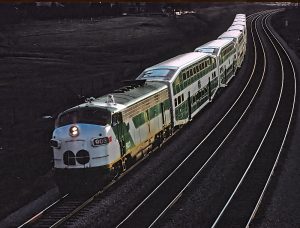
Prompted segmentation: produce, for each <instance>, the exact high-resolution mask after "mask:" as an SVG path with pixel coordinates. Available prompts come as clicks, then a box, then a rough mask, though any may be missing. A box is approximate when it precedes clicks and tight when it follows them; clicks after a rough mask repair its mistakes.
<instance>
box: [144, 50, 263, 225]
mask: <svg viewBox="0 0 300 228" xmlns="http://www.w3.org/2000/svg"><path fill="white" fill-rule="evenodd" d="M255 46H256V45H255ZM264 63H266V61H264ZM264 76H265V67H264V72H263V77H262V78H261V81H260V83H259V86H258V88H257V90H256V91H255V94H254V96H253V97H252V99H251V101H250V103H249V104H248V106H247V107H246V109H245V110H244V112H243V113H242V115H241V117H240V118H239V119H238V121H237V122H236V123H235V125H234V126H233V128H232V129H231V130H230V132H229V133H228V134H227V136H226V137H225V138H224V139H223V141H222V142H221V143H220V144H219V146H218V147H217V149H216V150H215V151H214V152H213V154H212V155H211V156H210V157H209V159H208V160H207V161H206V162H205V164H204V165H203V166H202V167H201V168H200V169H199V170H198V172H197V173H196V174H195V175H194V176H193V178H192V179H191V180H190V181H189V182H188V183H187V184H186V186H185V187H184V188H183V189H182V190H181V191H180V192H179V193H178V195H177V196H176V197H175V198H174V200H173V201H172V202H171V203H170V204H169V205H168V206H167V207H166V208H165V209H164V211H162V212H161V213H160V215H159V216H158V217H157V218H156V219H155V220H154V221H153V222H152V224H151V225H150V226H149V227H153V226H154V224H155V223H156V222H157V221H158V220H159V219H160V217H161V216H162V215H163V214H164V213H165V212H166V211H167V210H168V209H169V208H170V207H171V206H172V205H173V204H174V203H175V202H176V201H177V200H178V198H179V197H180V196H181V195H182V194H183V192H184V191H185V190H186V189H187V188H188V187H189V186H190V185H191V184H192V182H193V181H194V179H195V178H196V177H197V176H198V175H199V174H200V172H201V171H202V170H203V169H204V168H205V167H206V165H207V164H208V163H209V162H210V160H211V159H212V158H213V156H214V155H215V154H216V153H217V152H218V151H219V149H220V148H221V147H222V146H223V144H224V143H225V141H226V140H227V138H228V137H229V136H230V135H231V133H232V132H233V131H234V130H235V128H236V127H237V126H238V124H239V123H240V121H241V120H242V118H243V117H244V115H245V114H246V113H247V111H248V109H249V108H250V106H251V104H252V103H253V101H254V99H255V97H256V95H257V93H258V91H259V89H260V87H261V85H262V82H263V79H264Z"/></svg>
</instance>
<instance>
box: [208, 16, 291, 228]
mask: <svg viewBox="0 0 300 228" xmlns="http://www.w3.org/2000/svg"><path fill="white" fill-rule="evenodd" d="M267 16H268V15H267ZM265 17H266V16H265ZM262 25H263V23H262ZM264 31H265V29H264ZM265 33H266V31H265ZM266 34H267V33H266ZM267 36H268V34H267ZM268 38H269V36H268ZM271 43H272V45H273V47H274V49H275V50H276V53H277V55H278V58H279V60H280V65H281V72H282V74H281V75H282V78H281V88H280V94H279V97H278V101H277V104H276V108H275V111H274V113H273V115H272V118H271V121H270V123H269V126H268V128H267V131H266V133H265V134H264V136H263V138H262V140H261V142H260V144H259V146H258V148H257V150H256V152H255V154H254V156H253V158H252V159H251V161H250V163H249V165H248V167H247V169H246V170H245V172H244V174H243V175H242V177H241V179H240V181H239V183H238V184H237V185H236V187H235V189H234V191H233V193H232V194H231V196H230V197H229V199H228V200H227V202H226V204H225V206H224V207H223V209H222V210H221V212H220V213H219V215H218V217H217V218H216V220H215V222H214V223H213V225H212V228H215V227H216V226H217V224H218V222H219V221H220V219H221V217H222V216H223V214H224V212H225V211H226V209H227V207H228V205H229V204H230V203H231V202H232V200H233V197H234V196H235V195H236V192H237V191H238V190H239V188H240V187H241V185H242V183H243V181H244V180H245V177H246V175H247V174H248V172H249V170H250V169H251V167H252V165H253V163H254V161H255V159H256V157H257V155H258V153H259V152H260V151H261V147H262V145H263V143H264V142H265V139H266V137H267V135H268V133H269V131H270V128H271V126H272V124H273V122H274V119H275V116H276V114H277V111H278V108H279V105H280V101H281V98H282V93H283V87H284V79H285V75H284V68H283V63H282V59H281V57H280V55H279V52H278V50H277V48H276V47H275V46H274V43H273V42H272V41H271ZM264 55H265V51H264Z"/></svg>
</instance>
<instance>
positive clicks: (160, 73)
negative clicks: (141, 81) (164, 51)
mask: <svg viewBox="0 0 300 228" xmlns="http://www.w3.org/2000/svg"><path fill="white" fill-rule="evenodd" d="M175 72H176V70H175V69H153V70H148V71H146V72H143V73H142V74H141V76H139V77H141V78H148V77H163V78H166V79H170V78H172V76H173V75H174V73H175Z"/></svg>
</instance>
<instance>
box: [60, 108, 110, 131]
mask: <svg viewBox="0 0 300 228" xmlns="http://www.w3.org/2000/svg"><path fill="white" fill-rule="evenodd" d="M76 123H85V124H96V125H106V124H110V123H111V113H110V112H109V111H107V110H106V109H100V108H77V109H73V110H70V111H67V112H64V113H62V114H61V115H60V116H59V117H58V121H57V127H61V126H65V125H68V124H76Z"/></svg>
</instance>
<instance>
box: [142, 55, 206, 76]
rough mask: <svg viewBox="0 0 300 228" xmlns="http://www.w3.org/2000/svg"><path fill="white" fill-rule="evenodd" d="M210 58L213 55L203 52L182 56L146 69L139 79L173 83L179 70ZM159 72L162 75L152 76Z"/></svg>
mask: <svg viewBox="0 0 300 228" xmlns="http://www.w3.org/2000/svg"><path fill="white" fill-rule="evenodd" d="M208 56H211V55H209V54H207V53H202V52H189V53H185V54H181V55H178V56H176V57H174V58H171V59H168V60H166V61H164V62H161V63H158V64H156V65H154V66H152V67H149V68H147V69H145V70H144V71H143V72H142V74H140V75H139V76H138V79H147V80H148V79H149V80H151V79H155V80H162V81H173V80H175V77H176V75H177V74H176V73H177V72H178V70H179V69H181V68H183V67H186V66H189V65H191V64H193V63H195V62H196V61H199V60H201V59H204V58H205V57H208ZM158 71H160V72H159V73H160V74H154V73H153V74H152V72H155V73H157V72H158Z"/></svg>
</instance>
